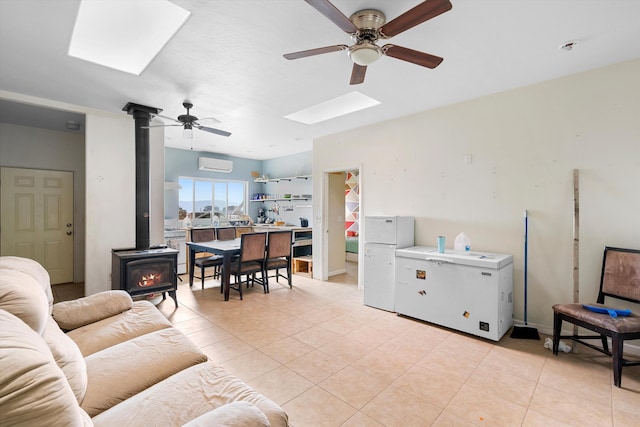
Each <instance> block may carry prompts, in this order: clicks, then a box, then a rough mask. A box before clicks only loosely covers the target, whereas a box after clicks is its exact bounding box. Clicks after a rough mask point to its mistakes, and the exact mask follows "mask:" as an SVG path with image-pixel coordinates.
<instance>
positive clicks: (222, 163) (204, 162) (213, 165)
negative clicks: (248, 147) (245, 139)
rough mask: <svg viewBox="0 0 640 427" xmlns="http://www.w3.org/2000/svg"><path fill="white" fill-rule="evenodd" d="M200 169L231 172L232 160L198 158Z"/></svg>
mask: <svg viewBox="0 0 640 427" xmlns="http://www.w3.org/2000/svg"><path fill="white" fill-rule="evenodd" d="M198 169H200V170H201V171H209V172H221V173H230V172H231V171H232V170H233V162H232V161H231V160H222V159H214V158H213V157H200V158H198Z"/></svg>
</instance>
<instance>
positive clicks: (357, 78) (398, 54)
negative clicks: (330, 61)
mask: <svg viewBox="0 0 640 427" xmlns="http://www.w3.org/2000/svg"><path fill="white" fill-rule="evenodd" d="M305 1H306V2H307V3H309V5H311V6H312V7H313V8H315V9H316V10H317V11H318V12H320V13H321V14H323V15H324V16H325V17H326V18H328V19H329V20H330V21H332V22H333V23H334V24H336V25H337V26H338V27H339V28H340V29H341V30H343V31H345V32H346V33H348V34H350V35H351V38H352V40H353V42H354V43H353V44H352V45H351V46H347V45H343V44H342V45H335V46H326V47H321V48H316V49H309V50H303V51H299V52H292V53H287V54H285V55H284V57H285V58H286V59H290V60H291V59H299V58H306V57H308V56H314V55H320V54H324V53H330V52H337V51H339V50H346V51H347V54H348V55H349V58H351V60H352V61H353V63H354V64H353V71H352V72H351V81H350V84H352V85H354V84H360V83H362V82H364V77H365V74H366V71H367V66H368V65H371V64H373V63H374V62H375V61H377V60H378V59H379V58H380V57H381V56H382V55H386V56H390V57H392V58H396V59H400V60H402V61H406V62H411V63H413V64H416V65H421V66H423V67H427V68H435V67H437V66H438V65H440V63H441V62H442V58H440V57H438V56H435V55H430V54H428V53H424V52H420V51H417V50H412V49H408V48H404V47H402V46H396V45H392V44H387V45H384V46H382V47H379V46H378V45H377V44H376V42H377V41H378V39H387V38H390V37H393V36H396V35H398V34H400V33H402V32H403V31H406V30H408V29H410V28H412V27H415V26H416V25H418V24H421V23H423V22H425V21H428V20H429V19H431V18H435V17H436V16H438V15H441V14H443V13H445V12H447V11H449V10H451V8H452V5H451V2H450V1H449V0H425V1H423V2H422V3H420V4H418V5H417V6H415V7H413V8H412V9H410V10H408V11H406V12H405V13H403V14H402V15H400V16H398V17H397V18H395V19H392V20H391V21H389V22H386V18H385V16H384V13H382V12H380V11H379V10H375V9H363V10H360V11H357V12H355V13H354V14H352V15H351V17H349V18H347V17H346V16H345V15H344V14H343V13H342V12H341V11H340V10H339V9H338V8H337V7H335V6H334V5H333V4H332V3H331V2H330V1H329V0H305Z"/></svg>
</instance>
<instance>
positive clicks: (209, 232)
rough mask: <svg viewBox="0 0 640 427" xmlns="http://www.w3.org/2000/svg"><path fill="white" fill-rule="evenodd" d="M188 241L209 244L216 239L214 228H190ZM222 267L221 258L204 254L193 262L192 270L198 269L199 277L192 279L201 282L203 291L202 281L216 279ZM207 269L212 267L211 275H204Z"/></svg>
mask: <svg viewBox="0 0 640 427" xmlns="http://www.w3.org/2000/svg"><path fill="white" fill-rule="evenodd" d="M190 235H191V236H190V237H191V238H190V240H191V241H192V242H194V243H200V242H210V241H211V240H215V239H216V229H215V228H192V229H191V230H190ZM221 265H222V257H221V256H220V255H213V254H207V253H204V256H202V255H201V256H200V257H199V258H196V260H195V261H194V265H193V267H192V268H193V269H194V271H195V269H196V268H198V269H200V276H196V275H195V274H194V275H193V277H195V278H197V279H200V280H201V282H202V289H204V281H205V279H207V278H210V277H214V278H215V277H218V276H219V275H220V266H221ZM209 267H214V270H213V273H212V274H210V275H208V276H207V275H206V269H207V268H209Z"/></svg>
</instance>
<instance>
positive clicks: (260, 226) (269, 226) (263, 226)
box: [252, 224, 311, 231]
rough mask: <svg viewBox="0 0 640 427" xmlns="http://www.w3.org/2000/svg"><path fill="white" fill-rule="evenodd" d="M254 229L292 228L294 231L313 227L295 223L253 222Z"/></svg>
mask: <svg viewBox="0 0 640 427" xmlns="http://www.w3.org/2000/svg"><path fill="white" fill-rule="evenodd" d="M252 227H253V230H254V231H262V230H265V231H269V230H292V231H306V230H308V231H311V227H300V226H299V225H293V224H285V225H275V224H253V226H252Z"/></svg>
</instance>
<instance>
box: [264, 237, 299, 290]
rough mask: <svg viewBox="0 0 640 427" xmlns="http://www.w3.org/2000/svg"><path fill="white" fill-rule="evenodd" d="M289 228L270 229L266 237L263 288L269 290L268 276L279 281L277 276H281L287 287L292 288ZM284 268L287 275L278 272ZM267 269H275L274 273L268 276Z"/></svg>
mask: <svg viewBox="0 0 640 427" xmlns="http://www.w3.org/2000/svg"><path fill="white" fill-rule="evenodd" d="M292 235H293V232H292V231H291V230H288V231H270V232H269V234H268V237H267V258H266V261H265V266H264V269H265V275H264V276H265V281H266V283H265V285H266V286H265V290H266V291H267V293H268V292H269V277H275V278H276V282H278V283H279V281H278V278H280V277H282V278H283V279H287V281H288V282H289V288H293V285H292V283H291V245H292V243H293V242H292ZM283 269H284V270H286V272H287V275H286V276H284V275H283V274H282V273H280V270H283ZM269 270H275V271H276V274H275V275H273V276H269Z"/></svg>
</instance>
